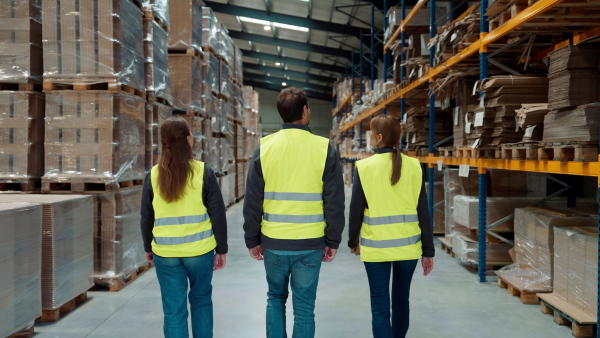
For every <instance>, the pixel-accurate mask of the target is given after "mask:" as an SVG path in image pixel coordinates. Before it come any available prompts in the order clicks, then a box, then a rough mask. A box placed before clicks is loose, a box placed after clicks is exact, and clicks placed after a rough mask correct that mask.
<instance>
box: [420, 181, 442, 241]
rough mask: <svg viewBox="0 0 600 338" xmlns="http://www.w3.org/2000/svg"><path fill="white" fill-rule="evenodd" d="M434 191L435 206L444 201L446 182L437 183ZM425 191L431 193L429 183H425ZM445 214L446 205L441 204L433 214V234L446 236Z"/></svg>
mask: <svg viewBox="0 0 600 338" xmlns="http://www.w3.org/2000/svg"><path fill="white" fill-rule="evenodd" d="M433 190H434V200H433V204H437V203H439V202H443V201H444V182H442V181H436V182H434V185H433ZM425 191H427V192H429V182H425ZM444 215H445V213H444V204H443V203H442V204H440V205H439V206H437V207H435V210H434V212H433V233H434V234H436V235H437V234H444V232H445V226H444V222H445V216H444Z"/></svg>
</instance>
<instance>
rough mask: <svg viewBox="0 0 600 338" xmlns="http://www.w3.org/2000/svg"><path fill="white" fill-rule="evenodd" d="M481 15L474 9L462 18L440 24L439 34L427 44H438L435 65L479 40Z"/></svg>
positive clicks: (428, 45) (429, 46)
mask: <svg viewBox="0 0 600 338" xmlns="http://www.w3.org/2000/svg"><path fill="white" fill-rule="evenodd" d="M479 17H480V13H479V11H474V12H472V13H471V14H469V15H467V16H466V17H464V18H463V19H462V20H459V21H455V22H450V23H447V24H445V25H442V26H439V28H438V30H437V35H436V36H435V37H434V38H433V39H431V40H430V41H429V43H428V44H427V48H428V49H430V48H431V46H436V49H435V57H434V66H436V67H437V66H438V65H440V64H442V63H444V62H445V61H447V60H448V59H450V58H451V57H452V56H454V55H456V54H458V53H459V52H461V51H462V50H463V49H465V48H467V47H468V46H470V45H471V44H472V43H473V42H475V41H477V40H479V31H480V29H479V21H480V20H479Z"/></svg>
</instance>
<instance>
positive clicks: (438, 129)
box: [406, 107, 452, 147]
mask: <svg viewBox="0 0 600 338" xmlns="http://www.w3.org/2000/svg"><path fill="white" fill-rule="evenodd" d="M428 113H429V108H428V107H416V108H413V109H411V110H410V111H409V112H407V113H406V115H407V117H406V131H407V141H408V145H409V146H410V147H418V146H424V145H427V144H428V143H429V114H428ZM450 135H452V119H451V116H450V114H449V112H448V111H447V110H442V109H439V108H436V113H435V142H439V141H441V140H443V139H445V138H448V137H449V136H450Z"/></svg>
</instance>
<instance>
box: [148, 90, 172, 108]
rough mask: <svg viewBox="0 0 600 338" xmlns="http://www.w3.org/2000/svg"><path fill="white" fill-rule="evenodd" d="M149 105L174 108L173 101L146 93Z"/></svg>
mask: <svg viewBox="0 0 600 338" xmlns="http://www.w3.org/2000/svg"><path fill="white" fill-rule="evenodd" d="M146 95H147V99H148V103H160V104H162V105H164V106H169V107H172V106H173V101H169V99H167V98H164V97H162V96H160V95H156V94H155V93H154V92H150V91H149V92H146Z"/></svg>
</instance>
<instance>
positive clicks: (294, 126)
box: [281, 123, 312, 133]
mask: <svg viewBox="0 0 600 338" xmlns="http://www.w3.org/2000/svg"><path fill="white" fill-rule="evenodd" d="M281 129H301V130H305V131H307V132H309V133H312V130H310V128H309V127H308V126H307V125H304V124H299V123H284V124H283V125H282V126H281Z"/></svg>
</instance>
